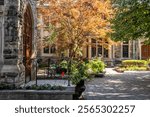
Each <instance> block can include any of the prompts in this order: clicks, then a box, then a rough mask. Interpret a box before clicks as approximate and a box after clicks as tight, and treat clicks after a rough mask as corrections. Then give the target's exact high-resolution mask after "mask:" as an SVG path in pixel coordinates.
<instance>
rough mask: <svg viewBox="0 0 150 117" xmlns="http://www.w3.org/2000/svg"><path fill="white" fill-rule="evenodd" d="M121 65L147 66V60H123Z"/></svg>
mask: <svg viewBox="0 0 150 117" xmlns="http://www.w3.org/2000/svg"><path fill="white" fill-rule="evenodd" d="M122 65H123V67H132V66H137V67H144V66H147V61H145V60H124V61H122Z"/></svg>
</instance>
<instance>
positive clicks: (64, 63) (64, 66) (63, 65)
mask: <svg viewBox="0 0 150 117" xmlns="http://www.w3.org/2000/svg"><path fill="white" fill-rule="evenodd" d="M59 66H60V67H61V68H64V69H67V67H68V62H67V61H66V60H63V61H61V62H60V64H59Z"/></svg>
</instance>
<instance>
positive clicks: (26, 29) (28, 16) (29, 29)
mask: <svg viewBox="0 0 150 117" xmlns="http://www.w3.org/2000/svg"><path fill="white" fill-rule="evenodd" d="M23 21H24V22H23V57H24V66H25V82H29V81H30V80H31V69H32V61H31V56H32V39H33V17H32V10H31V7H30V5H29V4H28V5H27V7H26V10H25V12H24V20H23Z"/></svg>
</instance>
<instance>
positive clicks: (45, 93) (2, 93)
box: [0, 87, 75, 100]
mask: <svg viewBox="0 0 150 117" xmlns="http://www.w3.org/2000/svg"><path fill="white" fill-rule="evenodd" d="M74 93H75V88H74V87H66V89H65V90H0V100H72V99H73V94H74Z"/></svg>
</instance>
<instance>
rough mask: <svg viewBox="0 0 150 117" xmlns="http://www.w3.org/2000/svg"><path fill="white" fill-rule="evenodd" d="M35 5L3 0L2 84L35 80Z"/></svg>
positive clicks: (0, 7)
mask: <svg viewBox="0 0 150 117" xmlns="http://www.w3.org/2000/svg"><path fill="white" fill-rule="evenodd" d="M35 29H36V3H35V1H34V0H0V82H6V83H10V84H15V85H20V84H22V83H25V82H28V81H30V80H31V79H33V78H34V76H35V73H34V72H35V70H34V69H35V65H34V63H35V59H34V58H35V55H36V44H35V43H36V30H35Z"/></svg>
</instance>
